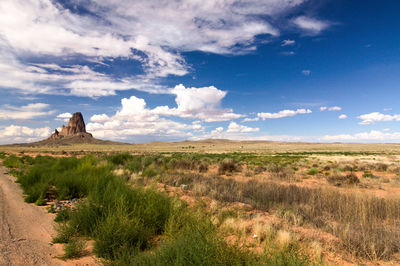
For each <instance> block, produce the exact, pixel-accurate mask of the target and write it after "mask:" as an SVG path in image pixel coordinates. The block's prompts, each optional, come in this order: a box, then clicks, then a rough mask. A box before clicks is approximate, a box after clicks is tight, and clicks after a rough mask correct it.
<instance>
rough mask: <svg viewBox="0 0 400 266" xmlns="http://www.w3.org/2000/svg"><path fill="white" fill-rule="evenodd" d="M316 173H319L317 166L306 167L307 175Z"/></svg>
mask: <svg viewBox="0 0 400 266" xmlns="http://www.w3.org/2000/svg"><path fill="white" fill-rule="evenodd" d="M318 173H319V170H318V169H317V168H314V167H312V168H310V169H308V171H307V174H308V175H316V174H318Z"/></svg>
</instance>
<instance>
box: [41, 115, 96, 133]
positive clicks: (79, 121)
mask: <svg viewBox="0 0 400 266" xmlns="http://www.w3.org/2000/svg"><path fill="white" fill-rule="evenodd" d="M73 136H79V137H82V138H84V137H92V134H90V133H88V132H86V125H85V121H84V120H83V116H82V113H81V112H76V113H74V114H73V115H72V117H71V118H70V119H69V122H68V126H65V125H63V126H62V128H61V131H58V130H57V129H56V130H55V131H54V133H53V134H52V135H51V136H50V138H49V139H61V138H65V137H73Z"/></svg>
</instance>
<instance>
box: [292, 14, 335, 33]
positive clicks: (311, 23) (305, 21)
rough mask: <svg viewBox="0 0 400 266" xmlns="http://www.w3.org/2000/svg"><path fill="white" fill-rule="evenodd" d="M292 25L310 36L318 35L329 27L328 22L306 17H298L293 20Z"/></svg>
mask: <svg viewBox="0 0 400 266" xmlns="http://www.w3.org/2000/svg"><path fill="white" fill-rule="evenodd" d="M293 23H294V24H295V25H296V26H297V27H299V28H300V29H302V30H304V31H306V33H308V34H310V35H316V34H319V33H320V32H321V31H323V30H325V29H327V28H328V27H329V26H331V23H330V22H327V21H321V20H317V19H315V18H310V17H306V16H300V17H297V18H295V19H293Z"/></svg>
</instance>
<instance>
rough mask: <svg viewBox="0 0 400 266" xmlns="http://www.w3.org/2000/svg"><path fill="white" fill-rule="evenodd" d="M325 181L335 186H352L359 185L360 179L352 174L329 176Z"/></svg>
mask: <svg viewBox="0 0 400 266" xmlns="http://www.w3.org/2000/svg"><path fill="white" fill-rule="evenodd" d="M327 180H328V182H329V183H331V184H333V185H335V186H341V185H354V184H358V183H360V179H359V178H358V177H357V176H356V175H355V174H353V173H350V174H347V175H340V174H337V175H331V176H328V177H327Z"/></svg>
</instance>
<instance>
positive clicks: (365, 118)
mask: <svg viewBox="0 0 400 266" xmlns="http://www.w3.org/2000/svg"><path fill="white" fill-rule="evenodd" d="M357 118H359V119H361V120H362V121H361V122H360V123H359V124H360V125H370V124H373V123H375V122H388V121H400V115H398V114H396V115H385V114H382V113H380V112H372V113H369V114H363V115H360V116H358V117H357Z"/></svg>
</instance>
